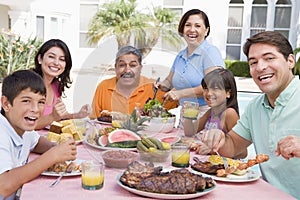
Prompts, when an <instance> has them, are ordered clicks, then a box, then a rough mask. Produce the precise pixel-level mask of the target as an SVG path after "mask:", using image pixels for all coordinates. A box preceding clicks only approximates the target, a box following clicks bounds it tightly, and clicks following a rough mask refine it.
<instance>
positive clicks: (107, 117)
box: [97, 110, 112, 123]
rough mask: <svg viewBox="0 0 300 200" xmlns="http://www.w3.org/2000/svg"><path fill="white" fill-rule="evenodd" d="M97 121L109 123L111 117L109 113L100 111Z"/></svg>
mask: <svg viewBox="0 0 300 200" xmlns="http://www.w3.org/2000/svg"><path fill="white" fill-rule="evenodd" d="M97 119H98V121H101V122H107V123H111V121H112V116H111V113H110V112H109V111H107V110H102V111H101V113H100V117H98V118H97Z"/></svg>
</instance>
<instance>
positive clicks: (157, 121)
mask: <svg viewBox="0 0 300 200" xmlns="http://www.w3.org/2000/svg"><path fill="white" fill-rule="evenodd" d="M142 116H147V117H149V118H150V119H149V120H148V121H146V122H144V124H145V125H146V126H145V128H144V131H145V132H156V133H168V132H171V131H172V129H173V128H174V124H175V119H176V117H175V115H173V114H171V113H169V112H168V111H167V109H166V108H164V106H163V105H162V103H161V102H160V101H158V100H156V99H154V100H152V99H151V100H149V101H148V102H147V103H146V104H145V105H144V107H143V109H142Z"/></svg>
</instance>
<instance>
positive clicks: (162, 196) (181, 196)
mask: <svg viewBox="0 0 300 200" xmlns="http://www.w3.org/2000/svg"><path fill="white" fill-rule="evenodd" d="M121 176H122V174H119V175H118V177H117V183H118V185H120V186H121V187H122V188H124V189H125V190H127V191H129V192H132V193H134V194H138V195H141V196H145V197H150V198H157V199H192V198H196V197H200V196H203V195H206V194H208V193H210V192H212V191H213V190H214V189H215V188H216V183H214V184H215V185H214V186H213V187H211V188H209V189H205V190H204V191H202V192H197V193H194V194H159V193H153V192H145V191H141V190H137V189H134V188H131V187H128V186H126V185H123V183H122V182H121V181H120V177H121Z"/></svg>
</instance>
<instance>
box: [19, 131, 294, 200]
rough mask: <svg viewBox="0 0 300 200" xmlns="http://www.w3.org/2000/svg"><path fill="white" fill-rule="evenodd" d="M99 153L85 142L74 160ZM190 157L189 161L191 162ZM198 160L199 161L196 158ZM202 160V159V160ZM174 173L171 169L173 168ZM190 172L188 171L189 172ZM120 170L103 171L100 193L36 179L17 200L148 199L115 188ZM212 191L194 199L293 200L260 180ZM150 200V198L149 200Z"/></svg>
mask: <svg viewBox="0 0 300 200" xmlns="http://www.w3.org/2000/svg"><path fill="white" fill-rule="evenodd" d="M40 133H41V135H45V133H46V132H45V131H40ZM178 134H182V131H180V130H179V129H175V128H174V129H173V131H172V132H171V133H167V134H165V133H164V135H165V136H167V135H178ZM102 152H103V151H102V150H99V149H97V148H94V147H92V146H90V145H88V144H86V143H85V142H83V143H81V144H78V145H77V159H79V160H97V161H102V157H101V155H102ZM37 156H39V155H37V154H33V153H32V154H30V156H29V160H33V159H34V158H36V157H37ZM193 156H194V155H193V153H191V161H192V158H193ZM197 156H198V157H200V158H201V157H202V156H200V155H197ZM203 158H205V156H203ZM156 165H162V166H163V167H167V168H174V167H172V166H171V160H170V159H169V160H168V161H167V162H165V163H156ZM174 169H175V168H174ZM189 169H191V168H189ZM122 172H124V169H116V168H109V167H105V180H104V186H103V188H102V189H100V190H94V191H91V190H85V189H83V188H82V187H81V176H80V175H78V176H68V177H63V178H62V179H61V181H60V182H59V183H58V184H57V185H56V186H55V187H49V186H50V185H51V184H52V183H53V182H54V181H55V180H56V179H57V177H54V176H45V175H40V176H39V177H37V178H36V179H34V180H32V181H30V182H28V183H26V184H24V185H23V189H22V192H21V196H20V199H21V200H40V199H43V200H47V199H56V200H60V199H63V200H68V199H72V200H77V199H89V200H93V199H111V200H118V199H122V200H124V199H131V200H132V199H149V197H144V196H139V195H137V194H133V193H131V192H129V191H127V190H125V189H123V188H122V187H121V186H120V185H118V184H117V177H118V175H120V174H121V173H122ZM216 183H217V186H216V188H215V189H214V190H213V191H211V192H210V193H208V194H206V195H203V196H201V197H198V198H197V199H211V200H215V199H223V200H226V199H230V200H232V199H242V200H247V199H249V200H250V199H251V200H252V199H295V198H293V197H292V196H290V195H288V194H287V193H284V192H283V191H281V190H279V189H277V188H276V187H274V186H272V185H271V184H269V183H267V182H266V181H264V180H263V179H261V178H259V179H258V180H255V181H251V182H238V183H233V182H222V181H217V182H216ZM152 199H153V198H152Z"/></svg>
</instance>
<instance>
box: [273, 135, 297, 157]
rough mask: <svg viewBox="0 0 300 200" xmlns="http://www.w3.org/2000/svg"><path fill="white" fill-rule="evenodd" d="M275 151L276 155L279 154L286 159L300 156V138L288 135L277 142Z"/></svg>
mask: <svg viewBox="0 0 300 200" xmlns="http://www.w3.org/2000/svg"><path fill="white" fill-rule="evenodd" d="M275 153H276V156H279V155H281V156H282V157H284V158H285V159H287V160H289V159H290V158H293V157H298V158H300V138H299V137H296V136H294V135H289V136H287V137H285V138H283V139H281V140H280V141H279V142H278V144H277V149H276V151H275Z"/></svg>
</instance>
